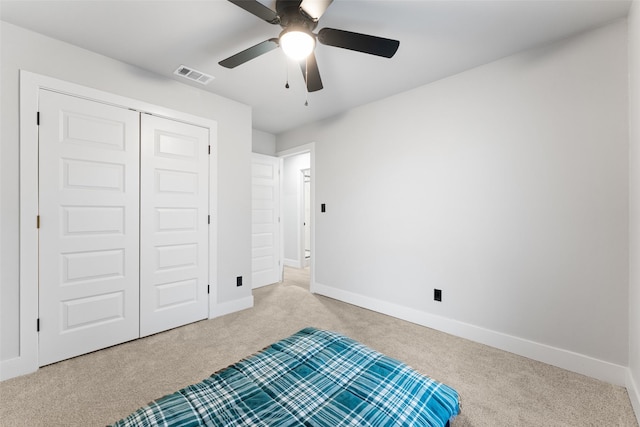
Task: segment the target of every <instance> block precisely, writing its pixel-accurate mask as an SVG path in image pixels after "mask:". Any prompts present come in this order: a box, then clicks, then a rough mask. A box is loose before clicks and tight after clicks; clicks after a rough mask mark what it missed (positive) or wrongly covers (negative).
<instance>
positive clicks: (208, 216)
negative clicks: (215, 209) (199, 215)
mask: <svg viewBox="0 0 640 427" xmlns="http://www.w3.org/2000/svg"><path fill="white" fill-rule="evenodd" d="M207 224H211V215H207Z"/></svg>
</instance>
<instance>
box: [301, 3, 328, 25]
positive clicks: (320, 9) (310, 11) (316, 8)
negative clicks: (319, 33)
mask: <svg viewBox="0 0 640 427" xmlns="http://www.w3.org/2000/svg"><path fill="white" fill-rule="evenodd" d="M331 3H333V0H302V3H300V10H301V11H302V12H303V13H304V14H305V15H307V17H308V18H310V19H311V20H312V21H315V22H318V20H319V19H320V17H321V16H322V15H324V13H325V12H326V10H327V8H328V7H329V6H330V5H331Z"/></svg>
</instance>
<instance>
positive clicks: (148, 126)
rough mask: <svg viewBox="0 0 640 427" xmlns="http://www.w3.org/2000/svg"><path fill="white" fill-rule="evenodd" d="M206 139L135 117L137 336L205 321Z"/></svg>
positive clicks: (191, 130)
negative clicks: (138, 211)
mask: <svg viewBox="0 0 640 427" xmlns="http://www.w3.org/2000/svg"><path fill="white" fill-rule="evenodd" d="M208 152H209V131H208V129H205V128H201V127H198V126H193V125H188V124H184V123H180V122H176V121H173V120H168V119H165V118H161V117H155V116H151V115H142V117H141V173H140V191H141V193H140V194H141V197H140V206H141V220H140V245H141V247H140V333H141V336H146V335H150V334H154V333H156V332H160V331H163V330H167V329H170V328H174V327H177V326H181V325H184V324H187V323H191V322H195V321H197V320H201V319H205V318H207V316H208V307H209V305H208V298H207V285H208V278H209V271H208V251H209V247H208V214H209V184H208V183H209V155H208Z"/></svg>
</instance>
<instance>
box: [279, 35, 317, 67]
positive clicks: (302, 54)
mask: <svg viewBox="0 0 640 427" xmlns="http://www.w3.org/2000/svg"><path fill="white" fill-rule="evenodd" d="M315 46H316V39H315V37H314V36H313V34H311V33H310V32H309V31H306V30H304V29H299V28H294V29H287V30H285V31H283V32H282V34H280V47H281V48H282V50H283V51H284V53H285V55H287V56H288V57H289V58H291V59H294V60H296V61H300V60H303V59H305V58H306V57H307V56H309V54H310V53H311V52H313V48H314V47H315Z"/></svg>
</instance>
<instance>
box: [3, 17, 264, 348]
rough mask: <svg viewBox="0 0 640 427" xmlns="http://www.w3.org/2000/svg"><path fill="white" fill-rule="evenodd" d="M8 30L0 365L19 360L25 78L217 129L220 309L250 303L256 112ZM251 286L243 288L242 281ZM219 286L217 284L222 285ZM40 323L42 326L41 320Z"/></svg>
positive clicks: (10, 27) (5, 44) (5, 27)
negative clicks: (95, 92) (51, 80)
mask: <svg viewBox="0 0 640 427" xmlns="http://www.w3.org/2000/svg"><path fill="white" fill-rule="evenodd" d="M0 25H1V43H2V44H1V49H0V50H1V67H2V68H1V73H2V74H1V80H0V84H1V86H0V89H1V92H2V101H1V104H0V108H1V109H2V130H1V134H0V135H1V137H2V146H1V151H0V152H1V158H0V159H1V160H0V161H1V164H0V176H1V193H2V206H1V208H2V211H1V218H0V221H1V224H0V225H1V227H0V228H1V229H2V242H1V252H0V266H1V274H2V276H1V282H0V300H1V304H2V306H1V312H0V323H1V326H0V327H1V330H0V331H1V339H0V346H1V348H0V360H8V359H11V358H14V357H17V356H18V355H19V336H18V331H19V321H18V319H19V317H18V314H19V313H18V304H19V294H18V290H19V287H18V285H19V283H18V280H19V277H18V265H19V258H18V248H19V235H18V224H19V222H18V220H19V209H18V204H19V182H18V178H19V170H18V164H19V157H18V152H19V117H18V105H19V95H18V89H19V70H20V69H24V70H27V71H31V72H34V73H38V74H42V75H46V76H51V77H55V78H58V79H62V80H66V81H69V82H73V83H76V84H80V85H83V86H88V87H92V88H96V89H99V90H103V91H106V92H111V93H114V94H117V95H122V96H126V97H128V98H133V99H138V100H142V101H145V102H148V103H150V104H154V105H158V106H161V107H166V108H170V109H173V110H178V111H182V112H185V113H189V114H192V115H195V116H200V117H204V118H208V119H212V120H215V121H217V124H218V156H219V159H220V161H219V162H218V174H219V177H218V178H219V179H218V189H217V190H214V196H216V197H217V199H218V212H214V215H218V248H217V254H218V259H217V263H218V275H217V278H214V280H215V282H214V283H212V285H213V286H216V285H217V289H218V295H217V297H218V302H219V303H223V304H224V303H227V304H233V302H235V301H238V300H246V299H247V298H250V297H251V172H250V171H251V110H250V108H249V107H248V106H246V105H243V104H239V103H237V102H235V101H231V100H228V99H225V98H222V97H219V96H217V95H213V94H210V93H207V92H204V91H202V90H198V89H196V88H193V87H190V86H187V85H183V84H180V83H178V82H175V81H172V80H169V79H165V78H163V77H160V76H157V75H154V74H150V73H148V72H145V71H144V70H141V69H138V68H134V67H132V66H130V65H127V64H124V63H121V62H118V61H115V60H113V59H110V58H106V57H104V56H100V55H97V54H94V53H92V52H89V51H86V50H84V49H80V48H78V47H75V46H72V45H69V44H66V43H63V42H60V41H57V40H53V39H51V38H48V37H44V36H42V35H39V34H37V33H34V32H31V31H27V30H24V29H22V28H19V27H16V26H14V25H11V24H7V23H5V22H2V23H0ZM240 275H242V276H244V280H245V285H244V286H243V287H241V288H237V287H236V276H240ZM216 279H217V280H216ZM34 321H35V320H34Z"/></svg>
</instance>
